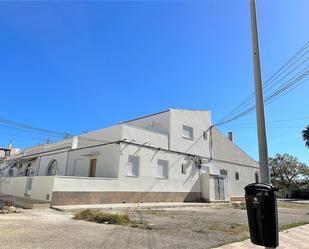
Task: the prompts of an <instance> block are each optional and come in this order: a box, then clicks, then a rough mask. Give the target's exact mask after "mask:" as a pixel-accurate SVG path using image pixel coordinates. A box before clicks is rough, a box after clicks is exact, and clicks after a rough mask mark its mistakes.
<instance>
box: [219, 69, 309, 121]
mask: <svg viewBox="0 0 309 249" xmlns="http://www.w3.org/2000/svg"><path fill="white" fill-rule="evenodd" d="M303 71H305V72H304V73H303V72H301V73H302V74H301V75H299V74H300V73H299V74H298V75H296V76H294V77H293V78H292V79H290V80H289V81H288V82H286V83H284V84H282V85H281V86H280V87H279V88H277V90H276V91H274V92H273V93H270V94H269V95H268V96H267V97H266V98H265V104H269V103H271V102H273V101H274V100H275V99H277V98H279V97H281V96H283V95H285V94H287V93H288V92H290V91H291V90H293V89H295V88H296V87H298V86H300V85H301V84H303V83H304V82H305V81H307V80H308V78H307V79H306V78H305V77H306V76H307V75H308V74H309V70H308V69H307V70H303ZM297 76H298V77H297ZM295 77H297V78H296V79H294V78H295ZM304 78H305V79H304ZM297 83H298V84H297ZM254 109H255V105H253V106H251V107H249V108H248V109H246V110H245V111H243V112H241V113H238V114H237V115H236V114H235V116H232V117H231V118H230V119H227V120H225V121H222V122H221V123H216V124H215V125H214V126H219V125H223V124H225V123H229V122H232V121H234V120H236V119H239V118H240V117H242V116H244V115H246V114H248V113H250V112H252V111H253V110H254Z"/></svg>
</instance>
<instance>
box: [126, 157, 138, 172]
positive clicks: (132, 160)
mask: <svg viewBox="0 0 309 249" xmlns="http://www.w3.org/2000/svg"><path fill="white" fill-rule="evenodd" d="M127 175H128V176H139V157H138V156H129V159H128V173H127Z"/></svg>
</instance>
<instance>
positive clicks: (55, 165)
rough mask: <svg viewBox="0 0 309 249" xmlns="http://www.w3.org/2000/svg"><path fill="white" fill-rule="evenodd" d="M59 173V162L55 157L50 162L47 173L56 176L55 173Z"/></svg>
mask: <svg viewBox="0 0 309 249" xmlns="http://www.w3.org/2000/svg"><path fill="white" fill-rule="evenodd" d="M57 173H58V162H57V161H56V160H55V159H53V160H51V161H50V163H49V164H48V167H47V170H46V175H47V176H54V175H57Z"/></svg>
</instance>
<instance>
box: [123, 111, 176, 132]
mask: <svg viewBox="0 0 309 249" xmlns="http://www.w3.org/2000/svg"><path fill="white" fill-rule="evenodd" d="M124 124H127V125H130V126H136V127H140V128H143V129H147V130H152V131H156V132H160V133H163V134H166V135H168V134H169V133H170V112H169V111H165V112H161V113H158V114H154V115H150V116H148V117H144V118H140V119H136V120H132V121H128V122H125V123H124Z"/></svg>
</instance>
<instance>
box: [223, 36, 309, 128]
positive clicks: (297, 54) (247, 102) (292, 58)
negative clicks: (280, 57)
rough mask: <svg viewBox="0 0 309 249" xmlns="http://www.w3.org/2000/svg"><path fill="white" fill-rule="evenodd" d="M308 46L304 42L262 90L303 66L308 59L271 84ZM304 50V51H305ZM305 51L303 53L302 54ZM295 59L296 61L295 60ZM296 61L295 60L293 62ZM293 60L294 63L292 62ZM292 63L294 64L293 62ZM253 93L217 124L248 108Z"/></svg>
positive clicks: (252, 99)
mask: <svg viewBox="0 0 309 249" xmlns="http://www.w3.org/2000/svg"><path fill="white" fill-rule="evenodd" d="M308 46H309V41H308V42H306V44H305V45H304V46H303V47H302V48H300V49H299V50H298V51H297V52H296V53H295V54H294V55H293V56H292V57H291V58H290V59H289V60H288V61H287V62H286V63H285V64H284V65H283V66H281V67H280V68H279V69H278V70H277V71H276V72H275V73H274V74H273V75H272V76H271V77H270V78H269V79H268V80H267V81H266V82H265V83H264V90H265V92H266V91H269V90H270V89H271V88H273V87H274V85H277V84H278V83H280V82H281V81H282V80H283V79H284V78H286V77H287V76H289V75H290V74H291V73H292V72H294V71H295V70H296V69H297V68H299V67H300V66H301V65H303V64H304V63H305V62H306V61H308V58H306V59H305V60H303V61H302V62H301V63H300V64H298V65H296V66H295V67H294V68H293V69H292V70H291V71H289V72H288V73H287V74H286V75H285V76H283V77H282V78H281V79H280V80H278V81H277V82H276V83H274V84H272V85H271V83H272V82H274V80H276V79H277V78H278V77H280V76H281V75H282V74H283V73H285V72H286V71H287V70H288V69H290V68H291V67H292V66H293V65H294V64H295V63H297V62H298V61H299V60H300V59H301V58H303V57H304V56H305V55H306V54H307V52H308V51H309V50H306V48H307V47H308ZM305 50H306V51H305ZM304 51H305V52H304ZM302 53H303V54H302ZM299 55H301V56H300V57H299V58H297V57H298V56H299ZM296 58H297V59H296ZM295 59H296V60H295ZM294 60H295V61H294ZM293 61H294V62H293ZM254 99H255V98H254V93H251V94H250V95H249V96H248V97H247V98H246V99H244V100H243V101H242V102H241V103H240V104H239V105H238V106H237V107H236V108H234V109H233V110H232V111H231V112H229V113H228V114H227V115H225V116H224V117H223V118H222V119H220V120H219V121H218V122H217V124H220V123H223V122H224V121H225V120H228V119H230V118H231V117H233V116H235V115H237V114H238V113H240V112H241V111H242V110H243V109H245V107H247V106H249V105H250V104H251V103H253V102H254Z"/></svg>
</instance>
